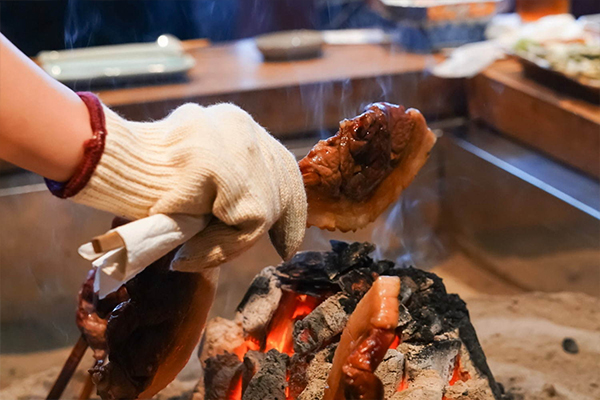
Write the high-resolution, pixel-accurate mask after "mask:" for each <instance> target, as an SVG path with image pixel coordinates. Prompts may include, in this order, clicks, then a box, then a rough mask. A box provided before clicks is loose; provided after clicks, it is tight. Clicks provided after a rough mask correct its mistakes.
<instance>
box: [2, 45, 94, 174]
mask: <svg viewBox="0 0 600 400" xmlns="http://www.w3.org/2000/svg"><path fill="white" fill-rule="evenodd" d="M91 136H92V130H91V127H90V117H89V115H88V111H87V109H86V106H85V104H84V103H83V102H82V100H81V99H80V98H79V96H77V94H76V93H74V92H73V91H71V90H70V89H69V88H67V87H66V86H64V85H63V84H61V83H60V82H58V81H56V80H54V79H53V78H51V77H50V76H48V75H47V74H46V73H45V72H44V71H43V70H42V69H41V68H40V67H38V66H37V65H36V64H35V63H34V62H33V61H31V60H30V59H29V58H28V57H27V56H25V55H24V54H23V53H21V52H20V51H19V50H18V49H17V48H16V47H15V46H14V45H13V44H12V43H10V41H8V39H6V37H4V36H3V35H2V34H0V159H3V160H6V161H8V162H10V163H12V164H15V165H17V166H19V167H21V168H25V169H27V170H30V171H33V172H35V173H38V174H40V175H42V176H44V177H46V178H50V179H53V180H56V181H66V180H68V179H69V178H70V177H71V176H73V174H74V173H75V171H76V169H77V167H78V166H79V164H80V163H81V161H82V158H83V148H84V146H83V143H84V142H85V141H86V140H87V139H89V138H90V137H91Z"/></svg>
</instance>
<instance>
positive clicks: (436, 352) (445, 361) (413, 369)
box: [398, 340, 461, 382]
mask: <svg viewBox="0 0 600 400" xmlns="http://www.w3.org/2000/svg"><path fill="white" fill-rule="evenodd" d="M460 348H461V342H460V341H459V340H446V341H443V342H433V343H428V344H426V345H423V346H422V345H413V344H410V343H401V344H400V345H399V346H398V350H399V351H400V352H402V353H403V354H404V356H405V357H406V369H407V371H406V372H407V373H408V377H409V379H411V380H412V379H414V377H416V376H417V375H418V374H419V373H420V372H421V371H423V370H433V371H436V372H437V374H438V375H439V376H440V378H441V379H442V380H443V381H444V382H448V381H449V380H450V378H451V376H452V372H453V371H454V364H455V360H456V357H457V356H458V354H459V351H460Z"/></svg>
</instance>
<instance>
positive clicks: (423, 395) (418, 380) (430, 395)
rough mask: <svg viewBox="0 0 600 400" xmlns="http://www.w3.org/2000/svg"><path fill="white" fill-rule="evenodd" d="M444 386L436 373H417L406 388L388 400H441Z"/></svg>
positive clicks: (444, 383) (429, 371)
mask: <svg viewBox="0 0 600 400" xmlns="http://www.w3.org/2000/svg"><path fill="white" fill-rule="evenodd" d="M445 386H446V382H445V381H443V380H442V378H440V376H439V375H438V373H437V372H436V371H433V370H423V371H419V372H418V373H417V375H416V376H414V378H413V379H412V381H411V382H410V384H409V386H408V388H407V389H404V390H402V391H400V392H397V393H395V394H394V395H393V396H392V397H391V398H390V400H425V399H427V400H442V399H443V398H444V397H443V396H444V388H445Z"/></svg>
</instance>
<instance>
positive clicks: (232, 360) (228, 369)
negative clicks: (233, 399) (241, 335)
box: [204, 353, 242, 400]
mask: <svg viewBox="0 0 600 400" xmlns="http://www.w3.org/2000/svg"><path fill="white" fill-rule="evenodd" d="M241 365H242V363H241V361H240V360H239V359H238V358H237V356H236V355H235V354H231V353H225V354H220V355H217V356H215V357H211V358H209V359H207V360H206V366H205V368H204V390H205V400H225V399H227V398H228V393H229V392H230V391H231V390H232V389H233V385H235V382H234V381H235V379H234V378H235V377H236V375H239V374H240V372H241V369H240V366H241ZM232 384H233V385H232Z"/></svg>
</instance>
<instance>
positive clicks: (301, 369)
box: [289, 354, 313, 399]
mask: <svg viewBox="0 0 600 400" xmlns="http://www.w3.org/2000/svg"><path fill="white" fill-rule="evenodd" d="M312 359H313V355H306V356H301V355H299V354H294V355H293V356H292V358H290V367H289V371H290V373H289V376H290V379H289V397H290V398H292V399H296V398H298V396H299V395H300V393H302V392H303V391H304V389H306V386H307V385H308V374H307V370H308V366H309V364H310V361H311V360H312Z"/></svg>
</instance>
